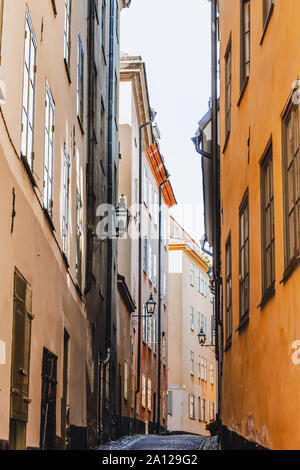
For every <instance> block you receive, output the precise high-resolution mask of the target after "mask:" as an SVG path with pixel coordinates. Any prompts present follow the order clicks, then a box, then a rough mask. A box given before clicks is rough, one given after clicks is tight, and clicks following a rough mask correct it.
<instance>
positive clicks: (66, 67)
mask: <svg viewBox="0 0 300 470" xmlns="http://www.w3.org/2000/svg"><path fill="white" fill-rule="evenodd" d="M64 64H65V69H66V73H67V77H68V82H69V85H71V83H72V80H71V74H70V69H69V65H68V63H67V61H66V59H64Z"/></svg>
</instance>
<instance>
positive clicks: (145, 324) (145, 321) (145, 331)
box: [143, 305, 148, 344]
mask: <svg viewBox="0 0 300 470" xmlns="http://www.w3.org/2000/svg"><path fill="white" fill-rule="evenodd" d="M146 315H147V308H146V305H144V306H143V341H144V343H145V344H147V342H148V317H147V316H146Z"/></svg>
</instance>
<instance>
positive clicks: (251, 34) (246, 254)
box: [219, 0, 300, 449]
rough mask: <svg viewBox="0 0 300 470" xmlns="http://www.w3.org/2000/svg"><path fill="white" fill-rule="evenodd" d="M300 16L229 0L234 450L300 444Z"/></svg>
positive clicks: (226, 136) (226, 297)
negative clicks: (247, 447) (299, 421)
mask: <svg viewBox="0 0 300 470" xmlns="http://www.w3.org/2000/svg"><path fill="white" fill-rule="evenodd" d="M299 15H300V3H299V2H298V1H297V0H286V1H277V0H273V1H272V0H270V1H262V0H251V1H238V0H220V1H219V16H220V21H219V27H220V80H221V85H220V86H221V88H220V89H221V98H220V149H221V155H220V164H221V212H222V216H221V217H222V218H221V255H222V280H223V326H224V344H223V346H224V354H223V364H222V366H221V370H222V376H221V380H222V402H221V419H222V424H223V426H224V428H223V431H224V433H223V434H224V435H223V437H224V442H225V444H227V446H229V445H231V447H232V446H233V445H234V446H235V445H237V446H238V445H239V444H242V445H246V446H249V445H250V446H254V447H257V445H259V446H262V447H266V448H269V449H299V448H300V431H299V425H298V418H299V415H300V399H299V386H300V367H299V358H298V351H297V348H299V338H300V321H299V312H300V297H299V294H298V289H299V285H300V269H299V259H300V258H299V254H300V170H299V169H300V166H299V165H300V164H299V137H298V136H299V110H298V107H299V93H298V82H297V80H298V77H299V73H300V56H299V24H298V18H299ZM251 443H254V444H251Z"/></svg>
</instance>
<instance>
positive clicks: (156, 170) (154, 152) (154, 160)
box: [146, 142, 177, 208]
mask: <svg viewBox="0 0 300 470" xmlns="http://www.w3.org/2000/svg"><path fill="white" fill-rule="evenodd" d="M146 155H147V158H148V161H149V164H150V167H151V169H152V172H153V175H154V177H155V179H156V182H157V185H158V186H159V185H160V184H161V183H163V182H164V181H166V179H167V178H168V172H167V169H166V167H165V164H164V161H163V158H162V156H161V153H160V151H159V148H158V145H157V143H156V142H154V143H153V144H152V145H151V146H150V147H149V148H148V149H147V150H146ZM162 197H163V200H164V202H165V203H166V204H167V206H168V207H169V208H171V207H173V206H175V205H176V204H177V201H176V198H175V194H174V191H173V188H172V185H171V183H170V181H168V182H167V183H166V184H165V185H164V186H163V187H162Z"/></svg>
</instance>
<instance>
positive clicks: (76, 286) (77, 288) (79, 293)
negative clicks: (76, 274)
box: [75, 283, 82, 299]
mask: <svg viewBox="0 0 300 470" xmlns="http://www.w3.org/2000/svg"><path fill="white" fill-rule="evenodd" d="M75 288H76V290H77V293H78V295H79V297H80V298H81V299H82V292H81V288H80V287H79V285H78V284H77V283H76V284H75Z"/></svg>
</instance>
